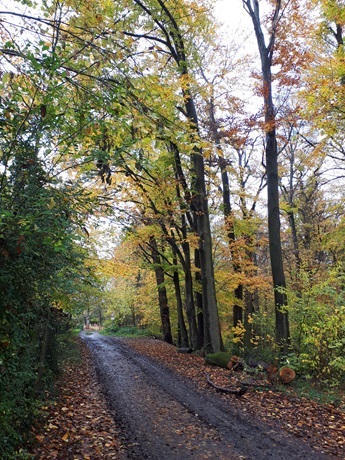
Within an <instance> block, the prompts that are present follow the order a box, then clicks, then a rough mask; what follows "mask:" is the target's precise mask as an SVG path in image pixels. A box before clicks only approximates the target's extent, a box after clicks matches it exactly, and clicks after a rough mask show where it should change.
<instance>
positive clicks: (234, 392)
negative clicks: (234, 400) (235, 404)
mask: <svg viewBox="0 0 345 460" xmlns="http://www.w3.org/2000/svg"><path fill="white" fill-rule="evenodd" d="M206 378H207V383H208V384H209V385H211V387H213V388H215V389H216V390H217V391H221V392H222V393H230V394H232V395H236V396H242V395H244V393H246V391H247V388H246V387H244V386H241V388H237V389H235V388H223V387H219V386H218V385H216V384H215V383H213V382H212V380H211V379H210V376H209V375H208V374H207V373H206Z"/></svg>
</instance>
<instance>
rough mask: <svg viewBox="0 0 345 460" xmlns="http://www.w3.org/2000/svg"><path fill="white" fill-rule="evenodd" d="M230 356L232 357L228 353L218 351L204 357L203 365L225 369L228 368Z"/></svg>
mask: <svg viewBox="0 0 345 460" xmlns="http://www.w3.org/2000/svg"><path fill="white" fill-rule="evenodd" d="M231 356H232V355H231V354H230V353H226V352H224V351H219V352H218V353H209V354H208V355H206V356H205V363H206V364H213V365H214V366H219V367H224V368H225V369H226V368H227V367H228V363H229V361H230V358H231Z"/></svg>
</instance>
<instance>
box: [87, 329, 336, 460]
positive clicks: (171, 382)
mask: <svg viewBox="0 0 345 460" xmlns="http://www.w3.org/2000/svg"><path fill="white" fill-rule="evenodd" d="M81 338H82V339H83V340H84V342H85V343H86V344H87V346H88V347H89V349H90V351H91V355H92V357H93V362H94V365H95V368H96V371H97V375H98V378H99V381H100V384H101V386H102V390H103V392H104V394H105V397H106V399H107V404H108V407H109V409H110V410H111V412H112V413H113V416H114V419H115V422H116V424H117V425H118V427H119V429H120V433H121V437H122V438H123V444H125V446H126V454H125V455H126V458H128V459H131V460H134V459H140V460H141V459H151V460H165V459H169V460H175V459H176V460H177V459H178V460H189V459H198V460H199V459H200V460H201V459H227V460H232V459H243V460H244V459H247V460H250V459H253V460H254V459H255V460H264V459H265V460H266V459H267V460H268V459H273V460H284V459H289V460H291V459H313V460H317V459H327V458H331V457H328V456H326V455H325V454H322V453H321V452H319V451H316V450H314V449H312V448H311V447H310V446H309V445H307V444H305V443H304V442H303V441H301V440H300V439H298V438H295V437H292V436H289V435H287V434H286V433H285V432H284V431H282V430H280V429H279V428H273V427H271V426H268V425H266V424H265V423H263V422H262V421H260V420H256V419H255V418H253V417H252V416H251V417H249V416H248V415H246V414H242V413H241V411H239V410H238V409H236V408H234V407H232V406H231V400H230V402H228V403H227V404H226V403H224V401H223V400H222V399H220V398H219V397H218V396H217V395H214V396H213V395H210V394H206V393H203V392H200V391H199V390H197V388H196V387H195V386H194V385H193V384H192V382H190V381H188V380H187V379H184V378H182V377H181V376H178V375H177V374H175V373H173V372H172V371H171V370H169V369H168V368H167V367H165V366H162V365H161V364H160V363H158V362H156V361H155V360H153V359H151V358H148V357H147V356H145V355H143V354H141V353H138V352H137V351H135V350H133V349H132V348H131V347H128V346H126V344H125V341H124V340H121V339H119V338H114V337H105V336H102V335H100V334H98V333H96V332H94V333H92V334H86V333H82V334H81Z"/></svg>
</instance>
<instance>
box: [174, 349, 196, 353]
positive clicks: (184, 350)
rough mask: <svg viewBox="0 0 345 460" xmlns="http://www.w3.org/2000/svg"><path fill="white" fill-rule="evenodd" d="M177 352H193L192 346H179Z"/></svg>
mask: <svg viewBox="0 0 345 460" xmlns="http://www.w3.org/2000/svg"><path fill="white" fill-rule="evenodd" d="M177 353H187V354H188V353H193V349H192V348H177Z"/></svg>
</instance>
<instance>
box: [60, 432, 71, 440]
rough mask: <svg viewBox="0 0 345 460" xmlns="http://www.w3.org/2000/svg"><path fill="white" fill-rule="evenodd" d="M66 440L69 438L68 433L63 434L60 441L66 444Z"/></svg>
mask: <svg viewBox="0 0 345 460" xmlns="http://www.w3.org/2000/svg"><path fill="white" fill-rule="evenodd" d="M68 438H69V434H68V433H65V434H64V435H63V436H62V438H61V439H62V440H63V441H65V442H68Z"/></svg>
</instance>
